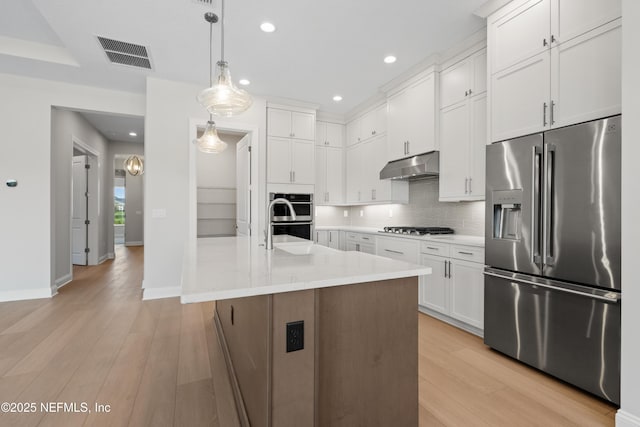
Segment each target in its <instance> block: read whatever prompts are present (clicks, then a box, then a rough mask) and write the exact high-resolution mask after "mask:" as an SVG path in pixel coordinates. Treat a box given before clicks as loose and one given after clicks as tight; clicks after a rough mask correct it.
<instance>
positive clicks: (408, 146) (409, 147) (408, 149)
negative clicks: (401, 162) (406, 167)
mask: <svg viewBox="0 0 640 427" xmlns="http://www.w3.org/2000/svg"><path fill="white" fill-rule="evenodd" d="M409 153H411V141H407V154H409Z"/></svg>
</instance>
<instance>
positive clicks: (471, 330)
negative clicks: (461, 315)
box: [418, 305, 484, 338]
mask: <svg viewBox="0 0 640 427" xmlns="http://www.w3.org/2000/svg"><path fill="white" fill-rule="evenodd" d="M418 310H419V311H420V312H421V313H424V314H427V315H429V316H431V317H435V318H436V319H438V320H442V321H443V322H445V323H448V324H450V325H452V326H455V327H456V328H459V329H462V330H463V331H467V332H469V333H470V334H473V335H477V336H479V337H480V338H484V331H483V330H482V329H478V328H476V327H475V326H471V325H467V324H466V323H464V322H461V321H459V320H457V319H453V318H451V317H449V316H446V315H444V314H442V313H438V312H436V311H433V310H431V309H429V308H427V307H423V306H421V305H419V306H418Z"/></svg>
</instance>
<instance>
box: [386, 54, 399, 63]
mask: <svg viewBox="0 0 640 427" xmlns="http://www.w3.org/2000/svg"><path fill="white" fill-rule="evenodd" d="M384 62H385V63H386V64H393V63H394V62H396V57H395V56H393V55H389V56H385V58H384Z"/></svg>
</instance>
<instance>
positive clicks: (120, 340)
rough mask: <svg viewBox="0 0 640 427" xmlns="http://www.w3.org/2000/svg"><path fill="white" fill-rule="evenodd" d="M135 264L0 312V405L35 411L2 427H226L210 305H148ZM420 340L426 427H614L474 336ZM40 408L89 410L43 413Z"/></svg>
mask: <svg viewBox="0 0 640 427" xmlns="http://www.w3.org/2000/svg"><path fill="white" fill-rule="evenodd" d="M142 260H143V250H142V248H119V249H118V252H117V257H116V260H115V261H108V262H105V263H104V264H102V265H100V266H97V267H76V268H74V279H75V280H74V281H73V282H72V283H70V284H68V285H67V286H65V287H64V288H62V289H61V290H60V293H59V295H58V296H56V297H54V298H52V299H45V300H34V301H20V302H9V303H0V403H1V402H15V403H19V402H21V403H30V402H34V403H36V404H37V410H36V412H33V413H20V414H18V413H1V412H0V426H3V427H4V426H20V427H22V426H49V427H51V426H64V427H66V426H81V425H86V426H103V425H105V426H106V425H109V426H127V425H129V426H154V427H155V426H172V425H174V426H180V427H182V426H189V427H190V426H214V427H217V426H220V427H227V425H229V423H228V422H226V421H225V420H223V419H220V420H218V417H217V411H216V408H215V404H214V395H213V393H214V388H213V382H212V373H211V364H210V357H213V352H214V351H215V344H214V343H215V339H216V337H215V335H214V329H213V328H212V324H211V321H210V320H211V317H212V313H213V304H212V303H207V304H189V305H181V304H180V301H179V299H177V298H170V299H164V300H155V301H145V302H143V301H142V300H141V297H142V291H141V289H140V283H141V281H142ZM419 334H420V342H419V363H420V367H419V387H420V425H421V426H482V425H487V426H528V425H532V426H533V425H541V426H542V425H544V426H565V425H566V426H571V425H576V426H613V425H614V414H615V408H614V407H613V406H610V405H607V404H605V403H604V402H602V401H600V400H598V399H596V398H593V397H591V396H589V395H587V394H584V393H582V392H580V391H579V390H576V389H574V388H573V387H571V386H568V385H566V384H563V383H560V382H557V381H555V380H553V379H551V378H549V377H547V376H545V375H543V374H540V373H538V372H536V371H534V370H532V369H529V368H527V367H526V366H523V365H521V364H519V363H516V362H514V361H512V360H510V359H508V358H506V357H503V356H501V355H499V354H497V353H495V352H493V351H491V350H489V349H487V348H486V347H485V346H484V345H483V344H482V340H481V339H479V338H477V337H474V336H472V335H469V334H467V333H465V332H462V331H459V330H458V329H456V328H453V327H451V326H448V325H446V324H443V323H441V322H439V321H437V320H434V319H432V318H430V317H428V316H425V315H423V314H419ZM222 400H224V399H222ZM42 402H66V403H73V402H75V403H77V404H78V405H80V403H81V402H86V403H87V404H88V405H89V408H90V409H92V410H93V412H91V413H70V412H58V413H46V412H42V411H41V410H40V404H41V403H42ZM96 402H97V403H100V404H107V405H110V408H111V410H110V412H109V413H96V412H95V410H94V404H95V403H96ZM227 403H228V402H227ZM78 409H80V407H78ZM221 416H222V412H221Z"/></svg>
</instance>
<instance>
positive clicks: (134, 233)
mask: <svg viewBox="0 0 640 427" xmlns="http://www.w3.org/2000/svg"><path fill="white" fill-rule="evenodd" d="M133 154H137V155H138V156H144V144H138V143H133V142H126V141H110V142H109V154H108V161H109V164H108V166H107V167H108V168H109V170H110V171H111V181H110V182H111V186H110V187H109V190H108V192H107V193H108V194H106V195H105V206H106V210H107V211H108V212H113V209H114V205H113V176H114V171H115V170H116V169H123V168H124V166H123V161H124V160H123V159H121V158H120V159H118V160H116V156H123V157H129V156H131V155H133ZM144 165H145V169H146V167H147V163H146V159H145V160H144ZM144 180H145V174H142V175H138V176H131V175H129V174H128V173H127V174H126V198H127V199H126V206H125V209H126V214H127V218H126V222H125V224H126V225H125V226H126V234H125V235H126V239H127V241H128V242H130V243H133V242H136V243H137V242H142V243H141V244H144ZM138 212H140V213H139V214H138ZM109 221H110V222H109V225H108V229H109V232H108V234H107V245H108V253H109V256H110V257H113V256H114V254H115V252H114V245H113V242H114V236H113V233H114V228H113V216H111V217H110V220H109Z"/></svg>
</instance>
